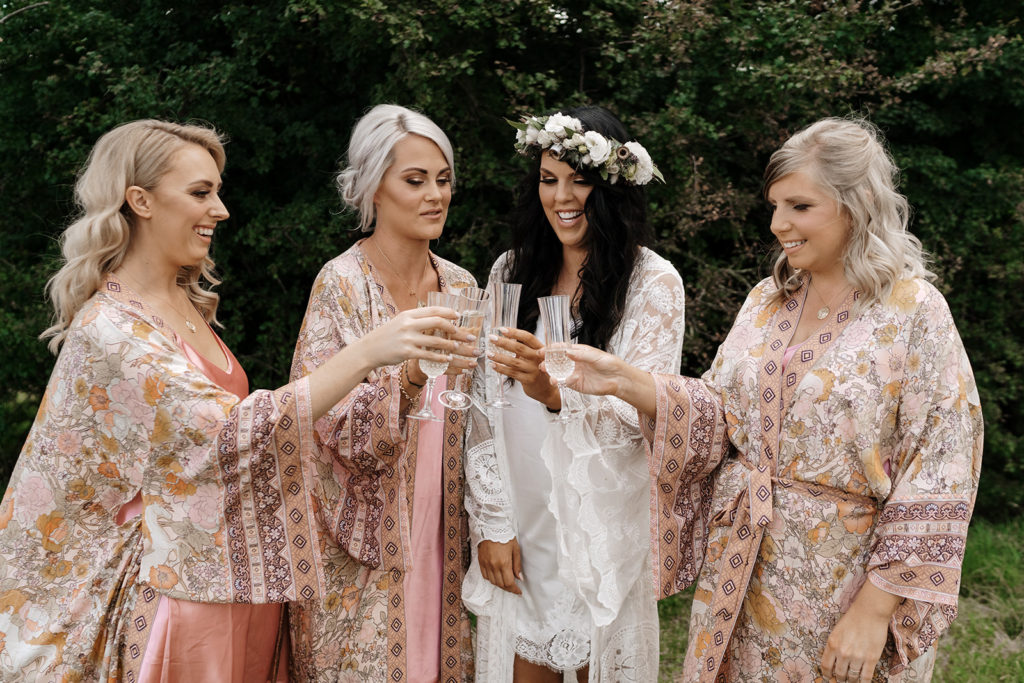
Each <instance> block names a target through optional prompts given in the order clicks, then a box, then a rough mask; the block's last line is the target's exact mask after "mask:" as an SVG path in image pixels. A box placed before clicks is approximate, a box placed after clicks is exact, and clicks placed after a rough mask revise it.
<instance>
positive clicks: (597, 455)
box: [463, 249, 685, 683]
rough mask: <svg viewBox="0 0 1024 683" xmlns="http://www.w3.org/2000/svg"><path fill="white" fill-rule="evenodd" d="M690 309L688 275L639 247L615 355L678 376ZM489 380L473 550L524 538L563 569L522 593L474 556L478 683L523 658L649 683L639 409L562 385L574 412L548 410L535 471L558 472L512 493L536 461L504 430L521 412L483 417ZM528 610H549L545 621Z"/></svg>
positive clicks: (654, 671) (470, 473) (477, 447)
mask: <svg viewBox="0 0 1024 683" xmlns="http://www.w3.org/2000/svg"><path fill="white" fill-rule="evenodd" d="M506 258H507V256H503V257H501V258H499V259H498V261H497V262H496V263H495V264H494V267H493V268H492V270H491V280H492V281H500V280H503V279H504V272H505V268H506ZM684 304H685V301H684V294H683V283H682V280H681V279H680V277H679V273H678V272H676V270H675V268H674V267H672V264H670V263H669V262H668V261H666V260H665V259H663V258H661V257H660V256H658V255H657V254H655V253H654V252H652V251H650V250H647V249H644V250H643V251H642V254H641V257H640V259H639V260H638V262H637V266H636V271H635V272H634V274H633V278H632V285H631V287H630V290H629V293H628V294H627V297H626V305H625V311H624V313H623V317H622V321H621V322H620V324H619V327H618V328H617V329H616V331H615V333H614V334H613V335H612V338H611V340H610V341H609V345H608V349H609V351H610V352H611V353H614V354H615V355H617V356H619V357H621V358H624V359H625V360H627V361H629V362H630V363H633V364H634V365H637V366H638V367H642V368H646V369H649V370H651V371H654V372H677V371H678V368H679V362H680V356H681V353H682V346H683V311H684ZM487 375H488V378H487V382H486V396H485V395H483V394H484V382H481V381H477V382H475V387H474V388H475V394H476V395H475V397H474V399H475V401H474V403H475V408H474V409H473V415H472V417H471V424H470V430H471V432H470V434H469V436H468V438H467V451H466V477H467V483H468V485H469V491H468V492H467V496H466V507H467V508H468V510H469V514H470V531H471V534H472V544H473V549H474V553H475V551H476V547H477V545H478V544H479V543H480V541H482V540H490V541H496V542H500V543H503V542H507V541H509V540H510V539H512V538H514V537H519V538H520V544H521V546H522V547H523V548H524V550H523V553H524V555H523V557H524V562H527V558H526V554H527V553H528V552H529V550H527V548H528V547H530V546H527V545H526V540H529V542H530V544H531V545H532V549H533V552H534V555H537V554H538V553H541V554H543V553H554V554H555V555H556V558H554V561H551V560H549V559H545V560H544V561H543V565H544V566H551V565H555V566H557V574H558V575H557V576H556V577H547V576H536V575H533V574H530V572H529V570H527V569H525V568H524V573H525V574H526V579H525V581H524V582H523V583H522V584H521V589H522V590H523V595H522V596H519V595H515V594H513V593H508V592H506V591H503V590H501V589H500V588H497V587H496V586H494V585H493V584H491V583H490V582H488V581H487V580H486V579H484V578H483V576H482V575H481V573H480V566H479V562H478V561H477V560H475V559H474V561H473V564H472V565H471V566H470V570H469V573H468V574H467V576H466V582H465V586H464V588H463V591H464V599H465V601H466V604H467V605H468V607H469V608H470V610H471V611H472V612H474V613H475V614H476V615H477V616H478V621H477V661H476V667H477V681H480V682H487V683H510V682H511V681H512V667H513V661H514V657H515V656H516V655H519V656H520V657H522V658H524V659H526V660H528V661H534V662H537V663H541V664H544V665H546V666H548V667H550V668H553V669H556V670H557V669H562V670H565V669H573V668H576V667H579V666H582V665H586V664H587V663H588V662H589V666H590V672H589V675H590V680H591V681H608V682H609V683H610V682H618V681H641V682H650V683H654V682H655V681H657V680H658V652H659V643H658V611H657V603H656V594H655V591H654V585H653V584H652V583H651V578H650V577H651V565H652V561H651V546H650V541H649V528H650V510H649V505H648V491H649V488H650V480H649V474H648V471H647V457H646V446H645V442H644V440H643V437H642V435H641V432H640V425H639V424H638V420H637V412H636V410H635V409H633V408H632V407H631V406H629V405H628V404H627V403H625V402H623V401H621V400H619V399H617V398H615V397H608V396H602V397H598V396H584V395H582V394H579V393H577V392H575V391H572V390H571V389H566V390H565V392H564V393H565V401H566V406H565V408H564V410H570V411H574V412H575V413H576V416H575V417H574V418H572V419H571V420H570V422H568V423H562V422H559V421H557V420H555V419H554V416H553V415H549V414H546V413H545V415H546V418H547V425H546V426H545V427H544V428H545V429H546V430H547V436H546V438H545V440H544V441H543V445H542V446H541V452H540V454H539V455H540V460H541V461H543V464H542V465H540V467H544V468H545V469H546V470H547V473H548V475H550V476H545V477H544V478H543V481H550V484H549V486H550V487H551V488H550V490H549V491H545V490H541V491H536V490H531V491H523V490H520V491H516V490H515V486H514V485H513V482H519V486H531V487H532V486H534V485H536V482H535V481H532V478H531V477H529V476H526V477H524V476H523V475H522V474H518V475H516V476H513V475H515V473H516V471H517V468H518V471H519V472H520V473H521V472H522V471H523V470H524V469H526V470H530V469H532V468H533V467H534V465H533V462H534V461H533V460H532V459H527V457H526V455H527V454H524V453H516V452H509V449H508V447H507V443H508V441H507V437H508V436H509V434H507V431H508V430H507V429H506V425H505V422H506V420H508V419H511V416H510V415H509V414H508V412H507V411H509V410H513V409H511V408H504V409H502V408H484V407H483V406H484V404H485V401H486V397H487V396H491V395H493V392H494V391H496V390H497V383H498V381H500V379H499V378H500V376H499V375H498V374H497V373H496V372H494V371H493V370H491V369H490V368H488V373H487ZM478 379H479V378H478ZM541 419H544V418H541ZM525 481H530V483H524V482H525ZM537 481H540V480H537ZM536 498H541V499H546V500H547V505H548V508H549V510H550V512H551V518H552V520H553V521H552V522H551V524H550V526H547V527H546V528H543V529H537V528H533V529H531V530H530V538H529V539H526V540H524V538H523V536H522V535H521V532H520V526H521V525H524V522H523V520H524V518H526V517H527V515H528V514H531V513H530V512H529V510H528V508H529V507H530V506H531V505H533V503H532V500H533V499H536ZM536 524H537V522H534V525H536ZM531 578H532V579H533V581H535V582H537V583H532V582H531ZM555 582H560V584H561V586H560V588H561V592H562V593H564V596H565V597H564V598H563V597H562V596H560V595H552V593H553V592H555V593H557V592H558V590H559V587H558V586H556V585H554V584H555ZM552 586H553V587H552ZM567 603H568V604H567ZM533 605H540V606H543V607H544V608H545V609H544V610H543V614H542V615H540V619H539V622H538V617H537V614H536V610H535V609H534V608H533ZM570 615H571V616H570Z"/></svg>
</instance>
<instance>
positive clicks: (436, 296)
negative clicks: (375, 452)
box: [407, 292, 460, 422]
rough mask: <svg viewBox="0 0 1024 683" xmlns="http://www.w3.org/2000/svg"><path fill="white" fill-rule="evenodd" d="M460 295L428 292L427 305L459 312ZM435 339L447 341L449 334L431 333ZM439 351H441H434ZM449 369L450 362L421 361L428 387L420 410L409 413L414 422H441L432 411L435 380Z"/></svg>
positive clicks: (421, 395) (440, 331) (422, 397)
mask: <svg viewBox="0 0 1024 683" xmlns="http://www.w3.org/2000/svg"><path fill="white" fill-rule="evenodd" d="M459 303H460V302H459V295H458V294H449V293H448V292H427V305H428V306H444V307H445V308H450V309H452V310H455V311H457V310H459ZM431 334H433V335H434V336H435V337H439V338H441V339H447V338H448V334H447V333H446V332H445V331H444V330H440V329H435V330H433V331H432V332H431ZM433 350H435V351H438V350H440V349H433ZM447 369H448V361H447V360H443V361H434V360H421V361H420V370H422V371H423V372H424V374H426V376H427V385H426V386H425V387H423V391H422V393H421V394H420V397H421V398H420V408H419V410H417V411H416V412H415V413H409V415H407V417H409V418H411V419H413V420H430V421H432V422H440V421H441V418H440V417H438V416H437V415H435V414H434V411H433V410H432V409H431V404H432V403H433V397H434V380H436V379H437V378H438V377H440V376H441V375H442V374H444V371H445V370H447Z"/></svg>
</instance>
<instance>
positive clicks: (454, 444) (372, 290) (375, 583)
mask: <svg viewBox="0 0 1024 683" xmlns="http://www.w3.org/2000/svg"><path fill="white" fill-rule="evenodd" d="M431 260H432V263H433V266H434V269H435V270H436V271H437V273H438V278H439V281H440V284H441V287H442V289H444V290H445V291H448V290H452V289H460V288H462V287H467V286H472V285H475V281H474V280H473V278H472V276H471V275H470V274H469V273H468V272H466V271H465V270H462V269H461V268H459V267H457V266H455V265H454V264H452V263H449V262H447V261H445V260H443V259H440V258H437V257H435V256H433V255H432V256H431ZM379 283H380V279H379V278H377V277H375V274H374V270H373V266H372V265H371V264H370V262H369V261H368V260H367V259H366V258H365V256H364V254H363V251H362V248H361V246H360V245H359V244H356V245H354V246H353V247H352V248H350V249H349V250H348V251H346V252H345V253H344V254H341V255H340V256H338V257H337V258H335V259H333V260H332V261H330V262H328V263H327V264H326V265H325V266H324V267H323V269H322V270H321V271H320V274H319V275H318V276H317V278H316V281H315V282H314V284H313V290H312V293H311V294H310V297H309V305H308V307H307V309H306V316H305V319H304V320H303V323H302V329H301V331H300V332H299V340H298V343H297V344H296V348H295V357H294V361H293V364H292V377H293V378H299V377H304V376H305V375H307V374H309V373H310V372H312V371H313V370H314V369H316V368H317V367H318V366H319V365H321V364H322V363H323V362H324V361H325V360H327V359H328V358H330V357H331V356H332V355H334V354H335V353H337V352H338V351H339V350H340V349H342V348H344V347H345V346H346V345H348V344H350V343H351V342H352V341H354V340H356V339H358V338H359V337H361V336H363V335H364V334H366V333H367V332H369V331H370V330H372V329H374V328H375V327H377V326H379V325H382V324H384V323H386V322H387V321H388V320H390V319H391V318H392V317H393V316H394V315H396V314H397V308H396V306H395V304H394V300H393V299H392V298H391V295H390V294H389V293H388V292H387V290H386V289H385V288H384V287H383V286H382V285H381V284H379ZM401 369H402V367H401V365H396V366H391V367H385V368H380V369H379V370H377V371H374V372H372V373H370V375H369V376H368V377H367V378H366V381H364V382H363V383H362V384H360V385H359V386H358V387H356V388H355V389H353V390H352V392H351V394H350V395H349V397H348V398H347V399H346V400H345V401H343V402H342V403H340V404H339V405H338V406H336V407H335V408H334V409H332V410H331V411H330V412H329V413H328V414H327V415H326V416H324V417H323V418H321V419H320V420H318V421H317V423H316V425H315V431H316V439H317V446H318V447H317V448H316V455H315V470H316V477H315V481H316V484H315V486H316V491H317V501H318V505H319V507H318V509H317V520H318V522H319V525H320V527H321V529H322V531H323V534H322V537H321V538H322V541H321V542H322V551H323V553H324V555H325V556H326V557H327V562H326V566H325V573H326V581H327V589H326V595H325V596H324V598H323V599H322V600H315V601H308V602H303V603H299V604H293V605H290V606H289V614H290V620H291V640H292V662H291V665H292V677H293V678H295V679H296V680H300V681H374V682H376V681H385V680H388V681H404V680H407V675H406V668H407V667H406V656H405V640H406V638H405V633H406V627H407V623H406V617H405V600H406V599H407V596H406V595H405V594H404V590H403V581H402V579H403V575H404V572H405V571H406V569H407V563H408V562H409V561H410V557H411V554H410V553H411V542H410V536H409V534H410V530H411V529H412V514H413V510H412V500H413V484H414V482H415V473H416V458H417V453H416V443H417V435H418V428H417V423H416V422H415V421H414V420H408V421H406V419H405V415H404V414H403V413H401V412H400V410H399V405H400V401H401V393H400V390H399V384H400V382H401ZM464 432H465V427H464V424H463V417H462V415H461V414H459V413H457V412H454V411H445V425H444V437H443V439H444V444H443V452H442V455H441V457H442V470H443V474H442V488H443V503H442V520H441V523H442V533H443V538H444V568H443V585H442V586H439V587H438V590H439V591H440V592H441V595H442V624H441V672H440V679H439V680H440V681H443V682H445V683H449V682H453V683H458V682H461V681H467V680H469V679H471V678H472V646H471V643H470V629H469V619H468V615H467V614H466V611H465V609H464V608H463V606H462V591H461V587H462V577H463V575H464V573H465V567H466V565H467V564H468V561H469V555H468V552H469V551H468V548H467V547H466V542H467V537H468V532H467V527H466V519H465V508H464V507H463V486H464V476H463V471H462V448H463V435H464Z"/></svg>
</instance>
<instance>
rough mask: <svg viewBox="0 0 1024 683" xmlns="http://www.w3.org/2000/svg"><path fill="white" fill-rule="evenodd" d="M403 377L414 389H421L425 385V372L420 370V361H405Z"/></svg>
mask: <svg viewBox="0 0 1024 683" xmlns="http://www.w3.org/2000/svg"><path fill="white" fill-rule="evenodd" d="M405 379H406V380H408V382H409V384H411V385H413V386H414V387H416V389H422V388H423V387H424V385H426V383H427V373H425V372H423V371H422V370H420V362H419V361H418V360H407V361H406V362H405Z"/></svg>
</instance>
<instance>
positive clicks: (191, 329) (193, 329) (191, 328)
mask: <svg viewBox="0 0 1024 683" xmlns="http://www.w3.org/2000/svg"><path fill="white" fill-rule="evenodd" d="M114 275H117V276H119V277H124V278H128V280H130V281H131V282H130V283H129V284H134V285H135V287H136V288H137V289H138V291H139V294H142V293H143V289H145V288H144V287H139V282H138V280H136V279H135V278H133V277H130V276H129V275H128V273H126V272H123V271H122V272H120V273H118V272H116V271H115V272H114ZM147 294H148V295H149V296H151V297H153V298H155V299H157V300H159V301H162V302H164V303H165V304H167V305H168V306H170V307H171V310H172V311H174V312H175V313H177V314H178V315H180V316H181V319H182V320H184V321H185V327H187V328H188V331H189V332H191V333H192V334H195V333H196V326H195V325H193V324H192V321H191V320H189V319H188V316H187V315H185V314H184V313H182V312H181V311H179V310H178V307H177V306H175V305H174V304H172V303H171V302H170V301H168V300H167V299H165V298H163V297H162V296H157V295H156V294H154V293H153V292H147ZM189 303H191V300H190V301H189Z"/></svg>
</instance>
